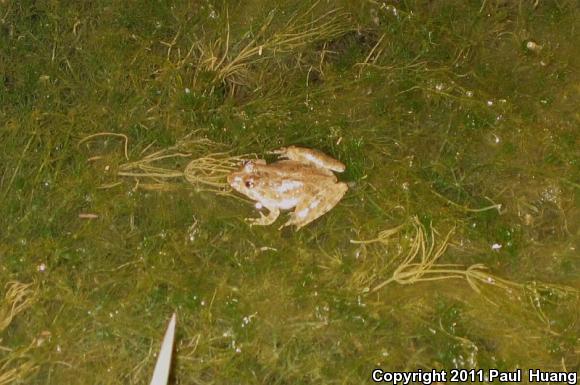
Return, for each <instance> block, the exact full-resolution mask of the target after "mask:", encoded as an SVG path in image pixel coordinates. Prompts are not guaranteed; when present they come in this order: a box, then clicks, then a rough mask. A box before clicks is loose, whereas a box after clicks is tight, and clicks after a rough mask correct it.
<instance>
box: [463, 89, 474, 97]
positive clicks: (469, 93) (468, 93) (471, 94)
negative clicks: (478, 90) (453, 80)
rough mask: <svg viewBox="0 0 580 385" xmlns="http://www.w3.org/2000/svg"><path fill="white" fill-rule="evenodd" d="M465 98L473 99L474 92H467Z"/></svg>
mask: <svg viewBox="0 0 580 385" xmlns="http://www.w3.org/2000/svg"><path fill="white" fill-rule="evenodd" d="M465 96H467V97H468V98H471V97H472V96H473V91H466V92H465Z"/></svg>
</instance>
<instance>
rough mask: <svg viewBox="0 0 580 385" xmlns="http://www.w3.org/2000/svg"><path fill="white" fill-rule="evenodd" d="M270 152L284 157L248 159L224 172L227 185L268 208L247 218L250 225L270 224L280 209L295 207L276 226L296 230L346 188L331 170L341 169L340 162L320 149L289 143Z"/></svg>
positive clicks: (329, 205)
mask: <svg viewBox="0 0 580 385" xmlns="http://www.w3.org/2000/svg"><path fill="white" fill-rule="evenodd" d="M272 153H273V154H278V155H279V156H280V158H282V159H286V160H278V161H276V162H274V163H270V164H266V162H265V161H264V160H255V161H248V162H246V163H245V164H244V165H243V166H242V168H241V169H240V170H238V171H234V172H232V173H231V174H230V175H229V176H228V183H229V184H230V186H232V187H233V188H234V190H236V191H238V192H240V193H242V194H244V195H245V196H247V197H248V198H250V199H252V200H254V201H256V208H257V209H261V208H263V207H265V208H267V209H268V211H269V214H268V215H264V214H262V213H261V212H260V218H248V219H247V220H248V221H249V222H250V223H251V224H253V225H270V224H272V223H274V221H275V220H276V219H277V218H278V216H279V215H280V209H282V210H290V209H292V208H296V209H295V210H294V212H292V213H290V219H289V220H288V221H287V222H286V223H285V224H284V225H282V226H281V227H280V228H282V227H284V226H290V225H296V230H299V229H300V228H301V227H303V226H306V225H307V224H308V223H310V222H312V221H313V220H315V219H316V218H318V217H320V216H322V215H323V214H325V213H326V212H327V211H329V210H330V209H331V208H333V207H334V206H335V205H336V204H337V203H338V202H339V201H340V199H341V198H342V197H343V195H344V193H346V190H348V186H347V185H346V183H343V182H338V181H337V179H336V175H334V174H333V171H335V172H343V171H344V169H345V166H344V164H342V163H341V162H339V161H338V160H336V159H333V158H331V157H330V156H328V155H326V154H323V153H322V152H320V151H317V150H313V149H310V148H304V147H296V146H290V147H283V148H281V149H279V150H276V151H273V152H272Z"/></svg>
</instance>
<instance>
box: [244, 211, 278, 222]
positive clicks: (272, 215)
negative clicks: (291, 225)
mask: <svg viewBox="0 0 580 385" xmlns="http://www.w3.org/2000/svg"><path fill="white" fill-rule="evenodd" d="M266 208H267V209H268V215H264V214H263V213H262V212H261V211H260V218H246V221H247V222H249V223H250V226H253V225H257V226H268V225H271V224H272V223H274V222H275V221H276V219H278V217H279V216H280V209H278V208H277V207H266Z"/></svg>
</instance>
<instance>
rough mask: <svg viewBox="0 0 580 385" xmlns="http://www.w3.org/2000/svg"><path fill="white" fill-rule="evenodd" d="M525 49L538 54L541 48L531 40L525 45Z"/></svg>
mask: <svg viewBox="0 0 580 385" xmlns="http://www.w3.org/2000/svg"><path fill="white" fill-rule="evenodd" d="M526 48H527V49H529V50H530V51H534V52H540V51H541V50H542V46H541V45H539V44H538V43H536V42H535V41H532V40H530V41H528V42H527V43H526Z"/></svg>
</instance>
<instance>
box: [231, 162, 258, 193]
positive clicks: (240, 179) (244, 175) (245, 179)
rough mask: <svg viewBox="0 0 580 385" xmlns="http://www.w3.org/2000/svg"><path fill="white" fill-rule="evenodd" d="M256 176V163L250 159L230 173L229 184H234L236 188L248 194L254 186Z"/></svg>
mask: <svg viewBox="0 0 580 385" xmlns="http://www.w3.org/2000/svg"><path fill="white" fill-rule="evenodd" d="M254 178H255V163H254V162H253V161H248V162H246V163H244V165H243V166H242V168H241V169H240V170H239V171H234V172H232V173H231V174H230V175H228V184H229V185H230V186H232V188H233V189H234V190H236V191H238V192H240V193H242V194H244V195H246V196H248V195H250V192H251V191H252V189H253V188H254V185H255V182H254Z"/></svg>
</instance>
